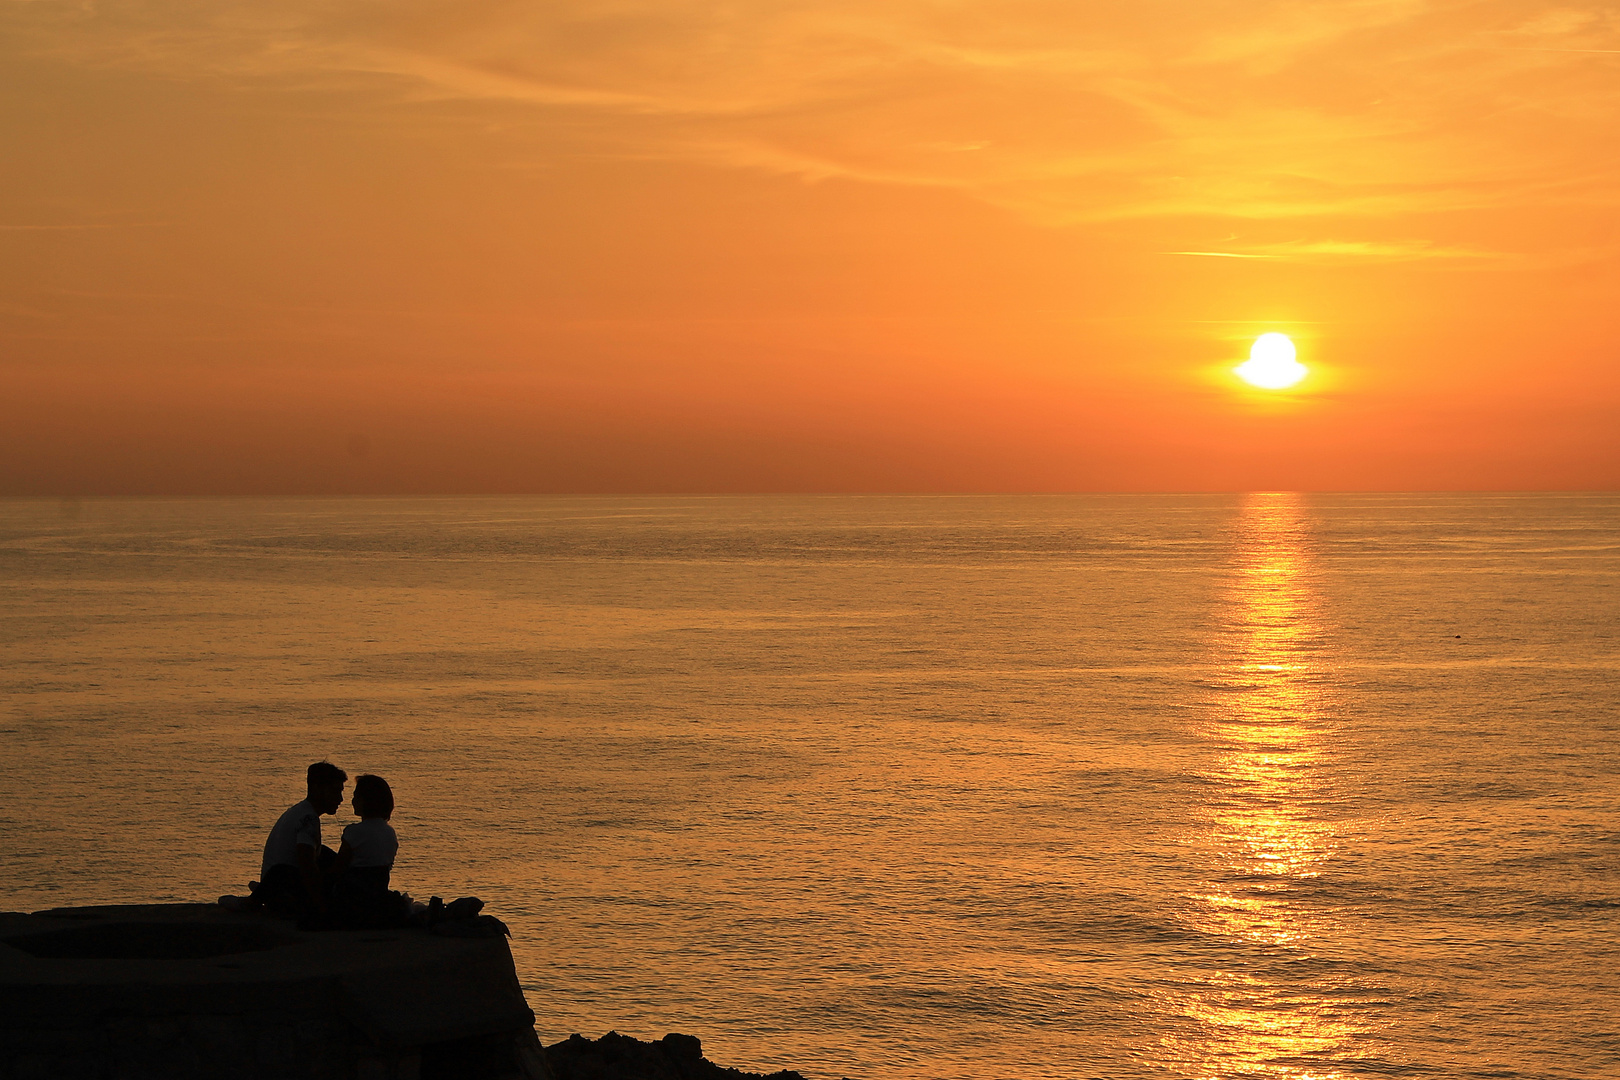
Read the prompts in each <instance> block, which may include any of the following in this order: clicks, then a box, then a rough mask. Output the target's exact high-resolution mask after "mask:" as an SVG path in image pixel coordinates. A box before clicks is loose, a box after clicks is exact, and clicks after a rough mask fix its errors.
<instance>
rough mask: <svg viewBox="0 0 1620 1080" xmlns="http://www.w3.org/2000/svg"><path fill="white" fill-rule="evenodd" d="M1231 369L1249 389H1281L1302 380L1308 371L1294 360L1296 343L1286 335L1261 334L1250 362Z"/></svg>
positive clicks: (1252, 349) (1251, 350)
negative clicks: (1253, 387)
mask: <svg viewBox="0 0 1620 1080" xmlns="http://www.w3.org/2000/svg"><path fill="white" fill-rule="evenodd" d="M1232 370H1233V371H1234V372H1236V373H1237V377H1238V378H1240V379H1242V380H1243V381H1244V382H1246V383H1248V384H1249V385H1250V386H1258V387H1260V388H1261V389H1262V390H1282V389H1285V388H1287V387H1290V386H1293V385H1294V384H1295V383H1297V382H1299V380H1301V379H1303V378H1304V377H1305V375H1306V370H1307V369H1306V367H1305V365H1304V364H1302V363H1300V362H1299V361H1298V360H1295V359H1294V343H1293V342H1292V341H1290V340H1288V335H1287V334H1261V335H1260V336H1259V337H1258V338H1255V341H1254V346H1253V347H1252V348H1250V349H1249V359H1248V360H1247V361H1245V362H1244V363H1241V364H1239V365H1238V366H1237V367H1235V368H1233V369H1232Z"/></svg>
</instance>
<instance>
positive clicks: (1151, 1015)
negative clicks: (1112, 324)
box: [0, 492, 1620, 1080]
mask: <svg viewBox="0 0 1620 1080" xmlns="http://www.w3.org/2000/svg"><path fill="white" fill-rule="evenodd" d="M0 643H3V644H0V648H3V655H4V663H3V665H0V687H3V692H0V702H3V704H0V746H3V747H4V750H3V755H0V909H5V910H39V909H43V908H50V907H56V906H64V905H85V904H113V903H131V902H141V903H156V902H180V901H212V900H213V899H214V898H215V897H217V896H219V895H220V894H222V893H240V892H242V891H244V890H245V888H246V883H247V881H248V880H249V879H250V878H253V877H256V876H257V871H258V865H259V858H260V852H261V850H262V846H263V842H264V837H265V834H266V832H267V830H268V829H269V826H270V824H271V823H272V822H273V821H274V820H275V818H276V816H277V815H278V814H279V813H280V812H281V811H282V810H283V809H285V808H286V807H287V806H289V805H290V804H292V803H294V802H296V801H298V800H299V799H300V798H302V795H303V775H304V769H305V767H306V766H307V765H308V764H309V763H310V762H312V761H315V760H319V759H327V760H330V761H333V762H335V763H337V764H338V765H340V766H342V767H343V768H344V769H346V770H348V772H349V774H350V776H351V777H352V776H355V775H358V774H359V773H363V772H371V773H377V774H380V775H382V776H384V777H386V778H387V779H388V780H389V782H390V783H391V785H392V786H393V789H394V792H395V796H396V799H397V802H398V809H397V811H396V813H395V815H394V825H395V827H396V828H397V830H398V832H399V836H400V853H399V859H398V862H397V863H396V865H395V870H394V883H395V886H396V887H397V888H402V889H404V890H406V891H408V892H410V893H411V894H412V895H413V896H415V897H416V898H417V899H419V900H422V899H426V898H427V897H428V896H431V895H437V896H442V897H443V898H445V899H446V900H450V899H454V898H456V897H459V896H478V897H480V898H482V899H483V900H484V901H485V902H486V904H487V905H488V906H487V908H486V910H487V911H488V912H490V913H491V914H494V915H496V916H498V917H499V918H501V919H502V920H504V921H505V922H506V923H507V924H508V925H509V926H510V928H511V931H512V938H511V944H512V950H513V954H514V957H515V960H516V964H517V970H518V974H519V977H520V980H521V982H522V985H523V988H524V991H525V993H526V994H527V996H528V1000H529V1003H530V1004H531V1005H532V1007H533V1008H534V1011H535V1014H536V1016H537V1026H538V1029H539V1031H540V1034H541V1036H542V1038H543V1039H544V1040H545V1041H546V1042H552V1041H555V1040H557V1039H561V1038H564V1037H566V1036H568V1035H569V1034H571V1033H574V1032H578V1033H581V1034H583V1035H586V1036H587V1037H596V1036H599V1035H601V1034H603V1033H605V1032H607V1031H609V1030H616V1031H619V1032H621V1033H623V1034H626V1035H632V1036H635V1037H637V1038H642V1039H650V1038H658V1037H660V1036H662V1035H664V1034H665V1033H666V1032H671V1031H679V1032H685V1033H688V1034H693V1035H697V1036H698V1037H700V1038H701V1039H702V1040H703V1047H704V1051H705V1053H706V1054H707V1055H708V1056H709V1057H710V1058H711V1059H712V1060H714V1061H716V1062H718V1063H720V1064H722V1065H726V1066H732V1067H737V1068H744V1069H748V1070H757V1071H771V1070H775V1069H789V1068H790V1069H797V1070H799V1071H801V1072H802V1073H804V1075H805V1076H806V1077H809V1078H811V1080H838V1078H843V1077H847V1078H850V1080H882V1078H892V1080H913V1078H915V1080H1079V1078H1122V1080H1123V1078H1130V1080H1159V1078H1165V1080H1169V1078H1188V1080H1205V1078H1211V1080H1213V1078H1221V1080H1225V1078H1234V1080H1235V1078H1256V1080H1260V1078H1266V1080H1284V1078H1286V1080H1330V1078H1343V1077H1374V1076H1376V1077H1435V1078H1446V1080H1451V1078H1472V1077H1479V1078H1486V1077H1489V1078H1493V1080H1502V1078H1552V1077H1558V1078H1571V1080H1602V1078H1606V1077H1608V1078H1612V1077H1620V496H1617V495H1614V494H1528V495H1513V494H1502V495H1492V494H1455V495H1450V494H1447V495H1434V494H1405V495H1401V494H1397V495H1374V494H1347V495H1318V494H1295V493H1287V492H1277V493H1256V494H1243V495H1185V496H1051V497H903V498H902V497H832V496H828V497H724V498H718V497H717V498H697V497H691V498H676V497H668V498H665V497H659V498H649V497H640V498H620V497H612V498H609V497H522V498H518V497H513V498H505V497H501V498H494V497H492V498H411V499H394V498H367V499H359V498H355V499H341V498H333V499H266V500H251V499H230V500H208V499H194V500H163V499H82V500H58V499H13V500H6V501H0ZM326 820H327V825H326V829H327V832H328V833H329V834H330V836H329V839H330V840H335V839H336V836H337V834H338V832H339V830H340V829H341V827H342V825H343V824H345V823H347V822H348V821H350V820H352V817H351V815H350V811H349V809H348V807H347V806H345V807H344V809H343V810H341V811H340V812H339V814H338V815H337V816H336V817H334V818H329V819H326Z"/></svg>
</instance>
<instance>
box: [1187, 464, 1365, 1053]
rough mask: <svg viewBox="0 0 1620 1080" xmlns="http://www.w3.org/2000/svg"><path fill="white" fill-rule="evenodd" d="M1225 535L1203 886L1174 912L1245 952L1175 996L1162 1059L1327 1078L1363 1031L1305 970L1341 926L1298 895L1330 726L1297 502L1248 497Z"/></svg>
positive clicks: (1324, 981)
mask: <svg viewBox="0 0 1620 1080" xmlns="http://www.w3.org/2000/svg"><path fill="white" fill-rule="evenodd" d="M1235 536H1236V541H1237V542H1236V545H1235V552H1234V573H1233V583H1232V587H1231V590H1230V592H1229V594H1228V596H1227V598H1226V608H1227V610H1226V620H1225V624H1224V625H1223V626H1222V627H1221V630H1220V633H1219V635H1218V642H1219V643H1218V646H1217V648H1218V656H1217V666H1218V668H1219V670H1220V675H1219V677H1218V681H1217V686H1218V688H1219V691H1220V698H1219V701H1218V703H1217V706H1216V708H1215V710H1214V712H1213V715H1212V716H1211V718H1210V720H1209V722H1208V729H1207V731H1206V732H1205V734H1206V735H1207V737H1208V738H1209V739H1210V742H1211V744H1212V745H1213V746H1214V747H1216V748H1217V750H1216V753H1215V755H1214V758H1213V761H1212V767H1211V769H1210V771H1209V774H1208V775H1207V776H1206V779H1207V780H1209V781H1210V790H1211V791H1212V793H1213V794H1212V796H1211V798H1210V802H1209V805H1208V807H1207V814H1206V816H1205V817H1204V819H1203V820H1202V821H1199V822H1197V823H1196V824H1194V825H1192V826H1190V827H1191V828H1192V829H1194V830H1195V832H1194V833H1193V834H1191V835H1189V836H1188V838H1187V839H1188V843H1189V846H1190V847H1191V848H1192V849H1193V850H1195V851H1197V852H1198V853H1199V855H1200V857H1201V858H1202V860H1203V861H1204V864H1205V866H1206V869H1207V871H1208V874H1207V879H1208V886H1209V891H1208V892H1207V893H1205V894H1204V895H1201V896H1195V897H1190V898H1189V904H1188V911H1189V914H1188V915H1187V918H1188V921H1189V922H1190V923H1191V924H1192V926H1193V927H1194V928H1195V929H1197V930H1198V931H1199V932H1200V933H1202V934H1204V935H1207V936H1209V937H1212V938H1215V939H1216V940H1221V939H1225V940H1226V941H1228V942H1229V943H1230V944H1231V946H1232V955H1233V956H1234V958H1239V957H1241V958H1242V960H1241V962H1237V961H1235V962H1234V963H1233V964H1232V965H1231V967H1230V968H1229V969H1228V970H1225V971H1222V972H1219V973H1216V974H1213V975H1212V974H1209V973H1205V974H1204V975H1203V977H1202V978H1200V979H1197V980H1194V981H1193V985H1192V986H1191V987H1189V990H1188V994H1187V998H1186V999H1185V1000H1184V1001H1182V1002H1181V1003H1180V1006H1181V1010H1182V1012H1183V1014H1184V1015H1185V1016H1186V1017H1187V1018H1188V1019H1189V1020H1190V1021H1191V1022H1192V1025H1191V1029H1190V1030H1192V1031H1195V1032H1197V1035H1196V1036H1195V1037H1193V1038H1177V1039H1169V1040H1166V1046H1165V1050H1166V1051H1167V1052H1168V1054H1167V1056H1169V1057H1170V1058H1171V1059H1172V1060H1171V1062H1167V1064H1172V1066H1173V1067H1176V1068H1178V1071H1181V1072H1182V1073H1183V1074H1184V1075H1188V1076H1198V1077H1211V1078H1216V1077H1220V1078H1225V1077H1264V1078H1275V1080H1332V1078H1337V1077H1343V1076H1347V1075H1349V1074H1348V1073H1347V1072H1345V1071H1344V1070H1343V1069H1342V1068H1339V1067H1337V1065H1336V1062H1338V1061H1343V1060H1344V1059H1345V1057H1348V1056H1354V1054H1353V1051H1352V1045H1351V1044H1352V1043H1359V1042H1361V1041H1362V1039H1363V1038H1364V1037H1365V1036H1366V1035H1367V1034H1369V1033H1368V1032H1367V1031H1366V1030H1365V1028H1364V1026H1363V1025H1361V1024H1359V1023H1356V1022H1354V1021H1352V1020H1350V1019H1347V1018H1346V1017H1345V1015H1344V1013H1343V1011H1342V1006H1343V1005H1344V1004H1345V998H1346V995H1347V994H1348V995H1349V996H1352V997H1353V996H1354V989H1353V988H1351V987H1341V986H1336V985H1334V984H1333V982H1332V978H1331V975H1325V974H1322V973H1321V972H1320V971H1319V970H1318V971H1317V972H1316V973H1315V974H1312V973H1311V971H1312V965H1311V961H1312V959H1313V958H1314V956H1315V954H1316V953H1317V951H1318V950H1319V949H1320V948H1321V947H1323V946H1324V945H1326V944H1328V943H1330V942H1331V941H1332V939H1333V938H1334V936H1335V935H1336V934H1339V933H1341V932H1342V928H1341V927H1339V926H1337V925H1336V924H1335V922H1334V920H1333V918H1332V916H1331V914H1328V913H1324V912H1323V911H1322V910H1321V909H1320V908H1317V909H1314V910H1313V909H1310V908H1307V907H1306V906H1305V905H1304V904H1303V903H1302V897H1301V896H1300V894H1301V892H1302V891H1303V887H1304V886H1306V885H1308V883H1309V882H1310V880H1311V879H1313V878H1315V877H1317V876H1318V875H1319V874H1320V873H1321V871H1322V868H1323V865H1324V864H1325V863H1326V862H1328V860H1330V859H1331V858H1332V857H1333V855H1334V842H1335V841H1334V830H1333V827H1332V824H1331V822H1330V821H1328V820H1325V819H1324V817H1323V815H1322V808H1323V807H1324V805H1325V804H1326V803H1327V801H1328V800H1329V799H1330V798H1331V792H1328V791H1324V790H1322V781H1321V780H1320V779H1319V777H1320V776H1321V774H1322V773H1323V771H1324V770H1323V764H1324V762H1323V759H1324V755H1325V754H1326V753H1327V751H1328V750H1329V746H1328V740H1329V739H1330V738H1331V737H1332V727H1333V725H1332V721H1331V718H1330V716H1328V715H1327V713H1326V711H1325V710H1324V707H1323V701H1322V695H1323V692H1324V688H1325V682H1326V679H1325V676H1326V671H1325V670H1324V665H1323V663H1322V661H1321V659H1320V657H1321V638H1322V626H1321V619H1320V610H1319V602H1318V599H1317V597H1316V596H1315V594H1314V592H1313V591H1312V588H1311V584H1310V571H1311V566H1310V560H1311V552H1310V537H1309V530H1308V523H1307V520H1306V511H1305V507H1304V504H1303V497H1302V496H1299V495H1295V494H1290V493H1268V494H1257V495H1252V496H1250V497H1248V498H1247V499H1246V500H1245V502H1244V505H1243V507H1242V510H1241V513H1240V516H1239V520H1238V522H1237V525H1236V533H1235Z"/></svg>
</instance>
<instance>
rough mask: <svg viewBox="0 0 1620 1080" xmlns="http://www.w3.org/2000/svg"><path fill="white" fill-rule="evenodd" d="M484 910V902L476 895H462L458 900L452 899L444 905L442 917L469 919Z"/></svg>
mask: <svg viewBox="0 0 1620 1080" xmlns="http://www.w3.org/2000/svg"><path fill="white" fill-rule="evenodd" d="M483 910H484V902H483V901H482V900H480V899H478V897H476V896H463V897H462V898H461V899H460V900H452V901H450V902H449V903H448V904H446V905H445V906H444V917H445V918H447V919H470V918H472V917H473V916H474V915H477V914H478V913H479V912H480V911H483Z"/></svg>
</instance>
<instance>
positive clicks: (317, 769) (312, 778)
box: [305, 761, 349, 788]
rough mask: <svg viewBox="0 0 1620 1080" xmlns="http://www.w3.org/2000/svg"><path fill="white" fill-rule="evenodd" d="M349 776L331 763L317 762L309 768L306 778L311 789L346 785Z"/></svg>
mask: <svg viewBox="0 0 1620 1080" xmlns="http://www.w3.org/2000/svg"><path fill="white" fill-rule="evenodd" d="M348 782H349V774H348V773H346V772H344V771H343V770H342V769H340V768H338V767H337V766H336V765H334V764H332V763H331V762H330V761H317V762H316V763H315V764H313V765H311V766H310V767H309V772H308V774H307V775H306V776H305V783H307V784H308V785H309V786H310V787H312V788H315V787H326V786H327V785H330V784H346V783H348Z"/></svg>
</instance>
